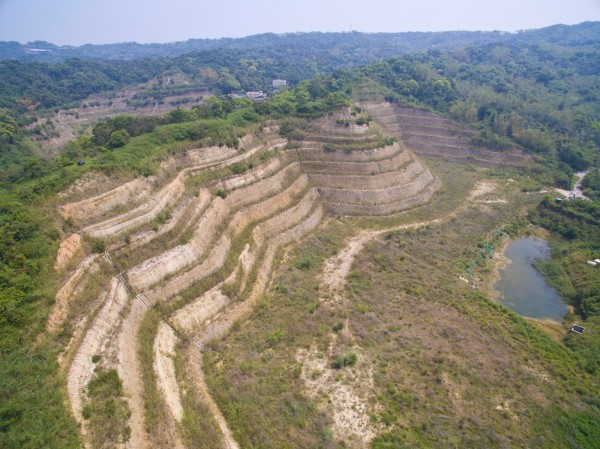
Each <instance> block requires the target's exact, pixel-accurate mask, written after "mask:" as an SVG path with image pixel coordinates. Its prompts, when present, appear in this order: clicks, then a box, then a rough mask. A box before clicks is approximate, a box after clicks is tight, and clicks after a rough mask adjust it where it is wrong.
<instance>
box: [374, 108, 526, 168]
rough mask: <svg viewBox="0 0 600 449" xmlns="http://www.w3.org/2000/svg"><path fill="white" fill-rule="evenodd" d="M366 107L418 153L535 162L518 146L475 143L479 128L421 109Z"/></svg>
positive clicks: (484, 161)
mask: <svg viewBox="0 0 600 449" xmlns="http://www.w3.org/2000/svg"><path fill="white" fill-rule="evenodd" d="M363 107H364V108H365V110H366V111H367V112H368V113H369V114H371V115H372V116H373V118H374V119H375V120H376V121H377V122H378V123H379V124H380V125H381V127H382V128H383V129H384V130H385V131H386V132H387V133H389V134H391V135H393V136H396V137H398V138H399V139H401V140H402V142H403V143H404V144H405V145H406V146H407V147H408V148H410V149H411V150H413V151H414V152H415V153H416V154H418V155H423V156H431V157H438V158H443V159H446V160H450V161H456V162H475V163H478V164H480V165H484V166H488V167H523V166H528V165H531V164H532V163H533V160H532V158H531V157H530V156H527V155H524V154H523V152H522V151H520V150H518V149H517V148H511V149H508V150H505V151H497V150H493V149H489V148H484V147H481V146H479V145H476V144H474V143H473V138H474V137H475V136H476V134H477V131H475V130H473V129H471V128H468V127H467V126H464V125H461V124H460V123H458V122H454V121H452V120H450V119H447V118H444V117H440V116H439V115H436V114H433V113H431V112H429V111H424V110H421V109H414V108H406V107H400V106H395V105H393V104H391V103H375V102H373V103H364V104H363Z"/></svg>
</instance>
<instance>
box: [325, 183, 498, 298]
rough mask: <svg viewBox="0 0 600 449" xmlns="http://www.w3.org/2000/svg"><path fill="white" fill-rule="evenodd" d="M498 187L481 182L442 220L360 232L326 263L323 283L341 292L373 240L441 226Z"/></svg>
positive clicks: (437, 219) (333, 290)
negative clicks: (355, 260)
mask: <svg viewBox="0 0 600 449" xmlns="http://www.w3.org/2000/svg"><path fill="white" fill-rule="evenodd" d="M496 187H497V186H496V185H495V184H492V183H490V182H487V181H482V182H479V183H478V184H477V185H476V186H475V188H474V189H473V190H472V191H471V193H470V194H469V196H468V198H467V199H466V200H465V201H464V203H463V204H462V205H461V206H459V207H457V208H456V209H455V210H453V211H452V212H450V213H449V214H447V215H445V216H443V217H440V218H435V219H433V220H427V221H419V222H415V223H409V224H404V225H400V226H394V227H391V228H386V229H379V230H363V231H360V232H359V233H358V234H357V235H355V236H353V237H351V238H350V239H349V240H348V243H347V244H346V246H345V247H344V248H343V249H342V250H341V251H340V252H339V253H338V254H336V255H335V256H333V257H330V258H329V259H327V260H326V261H325V265H324V268H323V275H322V276H321V283H322V284H323V285H324V286H326V287H327V288H328V289H329V290H330V291H332V292H336V291H340V290H341V289H342V288H343V287H344V286H345V284H346V277H347V276H348V273H349V272H350V268H351V267H352V263H353V262H354V258H355V257H356V256H357V255H358V253H360V252H361V250H362V249H363V248H364V246H365V245H366V244H367V243H369V242H370V241H371V240H373V239H374V238H376V237H377V236H379V235H381V234H384V233H386V232H393V231H400V230H406V229H418V228H422V227H423V226H427V225H432V224H439V223H442V222H444V221H447V220H449V219H450V218H452V217H454V216H456V215H458V214H459V213H460V212H461V211H463V210H465V209H466V207H467V206H468V205H469V203H471V202H473V201H474V200H475V199H476V198H478V197H479V196H482V195H485V194H487V193H490V192H492V191H494V190H495V189H496Z"/></svg>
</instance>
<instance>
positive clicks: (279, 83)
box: [272, 80, 287, 92]
mask: <svg viewBox="0 0 600 449" xmlns="http://www.w3.org/2000/svg"><path fill="white" fill-rule="evenodd" d="M272 85H273V91H274V92H277V91H278V90H279V89H283V88H284V87H287V81H286V80H273V84H272Z"/></svg>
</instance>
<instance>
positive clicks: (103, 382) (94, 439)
mask: <svg viewBox="0 0 600 449" xmlns="http://www.w3.org/2000/svg"><path fill="white" fill-rule="evenodd" d="M88 398H89V401H88V403H87V404H86V405H85V407H84V408H83V418H84V419H85V420H87V422H88V430H89V438H90V443H91V444H92V447H94V448H109V447H114V446H116V445H117V444H119V443H125V442H127V441H129V438H130V435H131V429H130V428H129V425H128V424H127V422H128V420H129V417H130V416H131V412H130V411H129V408H128V407H127V402H126V400H125V398H124V390H123V383H122V382H121V379H120V378H119V375H118V374H117V371H116V370H114V369H110V370H107V371H103V370H101V371H98V372H96V376H95V377H94V378H93V379H92V380H91V381H90V383H89V384H88Z"/></svg>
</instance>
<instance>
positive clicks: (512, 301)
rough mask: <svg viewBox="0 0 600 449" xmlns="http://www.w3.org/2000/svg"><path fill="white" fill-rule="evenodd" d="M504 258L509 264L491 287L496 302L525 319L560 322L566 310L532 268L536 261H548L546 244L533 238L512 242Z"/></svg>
mask: <svg viewBox="0 0 600 449" xmlns="http://www.w3.org/2000/svg"><path fill="white" fill-rule="evenodd" d="M504 255H505V256H506V257H507V258H508V259H509V260H510V263H509V264H508V265H507V266H506V267H505V268H504V269H502V270H500V279H499V280H498V281H497V282H496V283H495V284H494V290H496V291H497V292H499V293H500V296H499V298H498V302H500V303H502V304H504V305H505V306H507V307H508V308H510V309H512V310H514V311H515V312H517V313H519V314H520V315H523V316H526V317H530V318H539V319H552V320H556V321H562V319H563V318H564V316H565V315H566V313H567V306H566V305H565V303H564V301H563V300H562V298H561V297H560V296H559V295H558V293H557V292H556V290H554V289H553V288H551V287H549V286H548V284H546V281H545V279H544V277H543V276H542V275H541V274H540V273H539V272H538V271H537V270H536V269H535V268H534V267H533V266H532V263H533V261H534V260H535V259H548V258H549V257H550V247H549V246H548V243H547V242H546V241H545V240H542V239H534V238H523V239H519V240H515V241H514V242H511V243H510V244H509V245H508V246H507V247H506V250H505V251H504Z"/></svg>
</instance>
